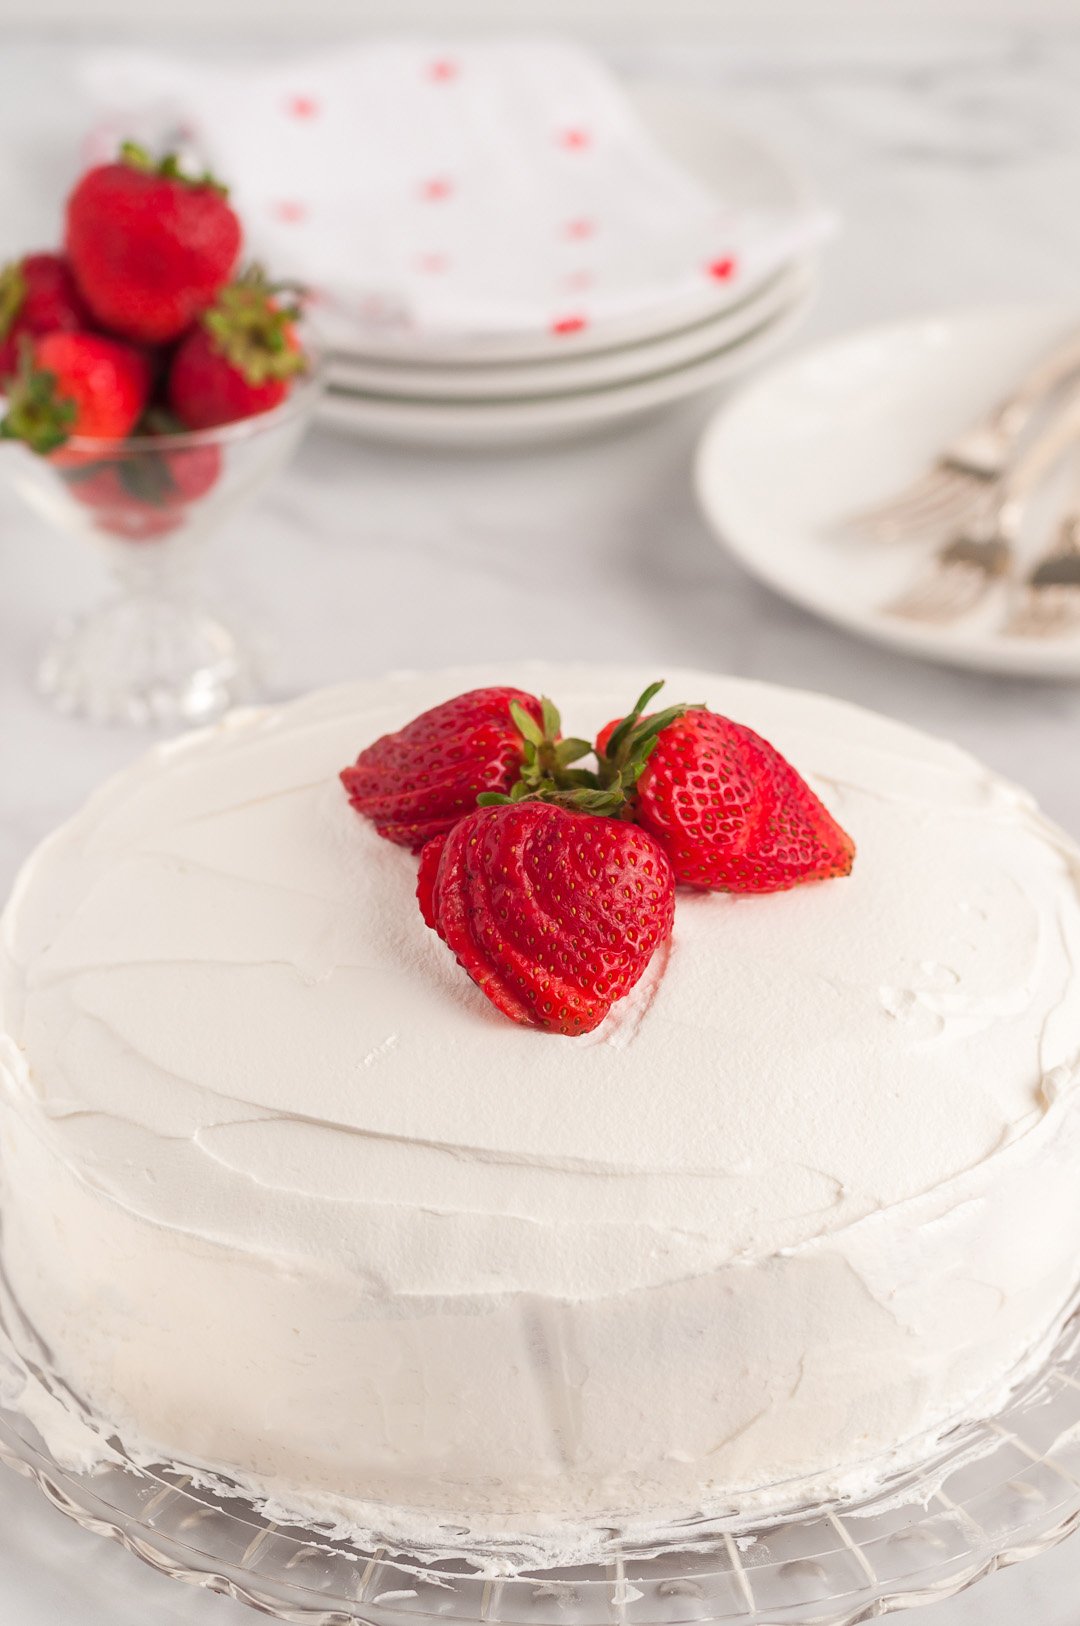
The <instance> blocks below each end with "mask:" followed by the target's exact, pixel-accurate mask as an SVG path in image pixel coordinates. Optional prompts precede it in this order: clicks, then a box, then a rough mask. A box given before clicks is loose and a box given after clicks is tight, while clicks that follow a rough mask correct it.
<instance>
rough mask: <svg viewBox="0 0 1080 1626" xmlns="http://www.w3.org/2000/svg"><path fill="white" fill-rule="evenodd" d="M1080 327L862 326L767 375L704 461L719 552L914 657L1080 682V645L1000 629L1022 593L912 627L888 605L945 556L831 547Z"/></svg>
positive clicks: (710, 437)
mask: <svg viewBox="0 0 1080 1626" xmlns="http://www.w3.org/2000/svg"><path fill="white" fill-rule="evenodd" d="M1075 323H1076V311H1075V309H1072V310H1064V309H1062V308H1060V307H1051V308H1047V307H1046V306H1042V305H1015V306H1012V305H1011V306H1004V307H1000V306H994V307H991V308H985V309H980V310H975V311H962V312H956V313H953V314H946V315H940V316H932V317H926V318H923V319H921V320H914V321H907V322H897V323H892V324H890V325H888V326H883V327H875V328H868V329H863V330H861V331H859V332H856V333H850V334H847V335H845V336H844V337H843V338H840V339H837V340H834V341H833V342H831V343H829V344H825V345H821V346H818V347H817V348H815V349H813V350H809V351H806V352H805V353H804V354H802V355H798V356H795V357H794V358H792V359H791V360H786V361H784V362H782V363H780V364H779V365H778V366H776V367H774V368H772V369H770V370H769V372H768V373H766V374H765V375H764V376H763V377H761V378H759V379H756V380H755V381H754V383H752V384H750V385H748V386H747V387H746V388H745V389H744V390H742V391H740V392H739V394H738V396H737V397H736V398H735V399H734V400H732V401H730V402H728V403H726V404H725V406H724V407H723V408H722V409H721V410H720V411H719V412H718V414H717V415H716V417H715V418H714V419H713V420H712V422H711V423H710V424H709V426H708V428H707V429H706V431H705V434H704V436H703V437H702V441H701V445H700V447H699V449H698V457H697V474H696V479H697V491H698V497H699V500H700V502H701V506H702V508H703V510H704V513H705V516H706V518H707V519H708V521H709V523H710V524H711V526H712V528H713V530H714V531H715V533H716V536H717V538H718V540H719V541H720V542H722V543H723V544H724V545H725V546H726V547H727V548H729V549H730V551H731V552H732V553H734V554H735V556H736V557H737V558H738V559H739V560H740V561H741V563H742V564H743V565H744V566H745V567H746V569H747V570H749V571H750V572H751V573H752V574H753V575H755V576H757V577H759V578H760V579H761V580H762V581H763V582H765V583H767V584H768V586H770V587H772V588H774V589H775V590H776V592H778V593H782V594H783V595H784V596H785V597H786V598H789V599H792V600H794V602H795V603H797V604H800V605H802V606H803V607H804V608H805V609H808V610H812V611H813V612H814V613H815V614H817V615H820V616H823V617H824V618H825V619H826V620H829V621H833V622H836V623H837V624H839V625H840V626H842V627H846V628H847V629H848V630H849V631H851V632H856V633H859V634H861V635H862V636H863V637H866V638H871V639H874V640H875V641H876V642H878V643H882V644H888V645H891V646H892V647H893V648H896V649H900V650H903V651H904V652H905V653H906V654H909V655H918V656H922V657H924V658H926V659H929V660H936V661H944V662H948V663H949V664H951V665H956V666H965V667H978V668H985V669H987V670H990V671H997V672H1011V673H1015V674H1017V675H1020V676H1031V677H1041V678H1074V679H1075V678H1080V635H1077V634H1075V633H1074V634H1073V635H1072V636H1064V637H1061V638H1056V639H1035V638H1023V637H1017V636H1010V635H1007V634H1006V633H1005V632H1004V631H1003V627H1004V623H1005V620H1006V614H1007V611H1008V609H1009V606H1010V598H1009V595H1010V594H1013V593H1015V592H1016V591H1017V589H1016V587H1015V586H1008V585H1003V586H1002V587H1000V588H998V589H997V590H995V591H994V592H993V593H991V594H990V595H989V596H988V598H987V599H986V600H985V601H984V602H983V604H982V605H981V606H980V607H979V608H978V610H977V611H975V612H973V613H972V614H970V615H968V616H966V617H964V618H963V619H961V620H959V621H957V622H955V623H953V624H952V625H950V626H931V625H926V624H923V623H920V622H915V621H909V620H904V619H901V618H899V617H897V616H893V615H890V614H888V613H887V612H886V611H885V610H884V609H883V605H884V604H886V603H887V602H888V601H889V600H890V599H891V598H893V597H894V596H895V595H896V594H898V593H900V592H901V591H902V590H903V589H904V588H906V587H908V586H910V585H911V584H912V583H913V582H914V581H916V580H917V579H918V578H919V577H920V576H921V574H922V573H923V571H925V569H926V568H927V566H928V565H929V563H930V561H931V557H932V554H933V552H934V544H933V543H928V542H926V541H925V540H919V539H908V540H903V541H900V542H895V541H893V542H867V541H861V540H859V541H855V540H849V539H847V538H842V537H840V536H838V535H837V534H836V533H837V526H838V522H839V521H840V520H842V519H843V518H844V517H846V516H847V515H849V514H851V513H853V512H856V511H858V510H859V509H862V508H864V507H866V506H867V505H869V504H871V503H876V502H879V501H882V500H884V499H885V498H887V497H888V496H889V495H890V494H891V493H893V492H896V491H900V490H902V489H903V488H904V487H905V486H906V485H907V484H908V483H909V482H910V481H912V480H913V479H914V478H915V477H916V476H917V475H918V474H919V473H921V472H922V471H923V470H924V469H925V468H926V467H927V465H928V464H929V463H930V462H931V461H932V459H933V457H934V456H935V454H936V453H937V452H938V451H939V450H940V449H941V447H942V446H943V445H944V444H945V443H946V442H947V441H948V440H949V439H950V438H951V437H952V436H953V435H954V434H956V433H957V432H959V431H960V430H961V429H964V428H966V427H967V426H968V425H969V424H970V423H973V422H974V421H975V420H976V419H977V418H978V417H979V416H980V415H981V414H982V413H983V412H985V411H986V410H987V409H988V408H989V407H991V406H992V405H993V404H994V402H995V401H996V400H998V399H999V398H1001V397H1002V396H1004V395H1005V394H1007V393H1008V391H1009V390H1010V389H1011V388H1012V386H1013V385H1014V384H1015V383H1016V381H1017V379H1018V378H1019V377H1020V375H1021V373H1022V372H1023V371H1024V369H1025V367H1027V366H1028V365H1029V364H1030V363H1031V362H1033V361H1035V360H1036V359H1037V358H1038V357H1039V356H1041V355H1044V354H1046V353H1047V352H1049V351H1051V350H1052V349H1053V348H1054V346H1055V344H1056V343H1057V342H1058V341H1059V340H1060V339H1062V338H1063V337H1064V336H1065V334H1066V333H1067V332H1069V331H1070V330H1071V329H1074V328H1075ZM1044 509H1045V505H1044ZM1049 518H1050V516H1049V515H1047V514H1046V513H1045V511H1044V512H1043V513H1041V514H1040V513H1038V512H1037V511H1033V513H1032V520H1033V522H1034V523H1033V524H1032V525H1030V526H1028V527H1027V528H1026V535H1025V537H1024V539H1023V544H1022V546H1023V552H1024V554H1025V555H1026V556H1028V557H1030V558H1034V557H1036V556H1037V555H1038V554H1039V553H1040V552H1042V551H1043V550H1045V548H1046V547H1047V546H1048V545H1049V543H1050V540H1051V537H1050V535H1049V534H1048V532H1047V525H1048V522H1049ZM1022 563H1023V561H1022Z"/></svg>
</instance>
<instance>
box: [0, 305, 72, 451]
mask: <svg viewBox="0 0 1080 1626" xmlns="http://www.w3.org/2000/svg"><path fill="white" fill-rule="evenodd" d="M7 408H8V409H7V413H6V414H5V416H4V419H3V421H2V422H0V436H2V437H3V438H4V439H5V440H22V441H25V442H26V444H27V446H29V447H30V450H31V451H34V452H38V453H40V454H42V455H44V454H45V453H46V452H54V451H55V450H56V448H57V447H58V446H62V445H63V444H64V442H65V441H66V440H67V439H68V436H69V435H70V434H71V429H72V425H73V424H74V422H75V419H76V417H77V416H78V408H77V407H76V405H75V402H74V401H72V400H69V399H68V398H67V397H66V396H63V395H61V394H60V389H59V382H58V380H57V377H56V374H55V373H51V372H48V371H47V370H46V369H45V368H38V367H35V365H34V346H33V343H32V341H31V340H30V338H29V336H28V335H23V338H22V341H21V343H20V345H19V370H18V372H17V373H16V375H15V377H14V379H13V380H12V382H11V387H10V389H9V390H8V398H7Z"/></svg>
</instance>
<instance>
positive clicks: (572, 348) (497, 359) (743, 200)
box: [330, 83, 821, 370]
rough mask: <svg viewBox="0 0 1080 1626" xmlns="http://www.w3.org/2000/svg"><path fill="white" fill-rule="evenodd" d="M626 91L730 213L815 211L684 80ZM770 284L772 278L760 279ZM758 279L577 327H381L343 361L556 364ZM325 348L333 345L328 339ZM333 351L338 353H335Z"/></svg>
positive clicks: (800, 178)
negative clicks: (494, 333)
mask: <svg viewBox="0 0 1080 1626" xmlns="http://www.w3.org/2000/svg"><path fill="white" fill-rule="evenodd" d="M626 89H627V93H628V95H629V97H630V99H631V101H632V102H633V104H634V106H635V107H636V109H637V111H638V113H639V115H640V117H641V118H642V120H643V122H644V123H645V125H646V126H647V128H648V129H649V131H650V132H651V134H652V135H653V136H654V138H655V139H656V140H657V141H658V142H659V144H660V145H661V146H662V147H663V148H664V149H665V151H666V152H668V153H669V154H670V155H671V156H672V157H673V158H675V159H677V160H678V161H679V162H680V163H681V164H682V165H683V166H684V168H685V169H687V170H689V171H690V173H691V174H693V175H695V176H696V177H697V178H698V179H699V180H700V181H703V182H704V183H705V185H706V186H708V187H709V188H710V189H711V190H712V191H713V192H715V193H716V195H717V196H718V197H720V198H722V199H723V200H724V201H725V203H727V204H729V205H730V206H731V207H732V209H733V210H737V211H743V210H760V211H762V212H766V211H768V212H770V213H771V212H775V213H778V214H781V215H784V214H787V215H791V216H793V217H794V216H798V215H806V214H809V213H813V212H815V211H819V210H820V207H821V206H820V203H819V201H818V199H817V196H816V194H815V192H814V189H813V187H812V185H811V184H810V182H809V180H808V179H807V178H806V177H805V176H804V175H803V174H802V172H801V171H799V170H798V169H797V168H795V167H793V166H792V165H790V164H789V163H788V162H787V160H786V159H784V158H781V157H779V156H778V155H777V154H775V153H774V152H773V151H772V150H771V149H770V148H769V147H768V146H767V145H766V144H765V143H763V142H762V141H761V140H759V138H758V137H757V136H755V135H754V134H753V133H752V132H750V131H748V130H743V129H740V128H739V126H738V125H734V124H731V123H729V122H728V120H727V119H725V118H724V116H723V115H722V113H720V112H719V111H718V107H717V99H716V97H715V96H711V95H708V94H706V93H705V92H703V91H702V92H696V91H694V90H692V89H690V88H688V87H686V86H680V87H678V88H676V87H673V86H672V85H653V84H647V83H646V84H633V83H632V84H629V85H628V86H627V87H626ZM768 280H769V281H771V280H772V279H771V278H770V279H768ZM763 286H764V284H762V283H758V284H757V285H754V284H746V283H740V282H732V283H730V284H727V283H719V282H717V283H715V284H713V285H711V286H708V287H706V288H705V289H704V290H703V292H702V294H701V295H700V296H695V298H693V299H692V300H682V301H679V302H677V303H674V304H672V305H671V306H670V307H669V309H668V310H666V311H665V312H664V313H662V314H661V315H660V316H656V315H654V316H646V317H642V316H634V317H629V316H628V317H626V318H625V319H622V320H619V321H608V322H604V323H598V324H597V326H596V327H595V328H592V329H589V328H586V329H585V330H583V331H582V332H580V333H567V334H561V335H558V336H553V335H551V334H547V333H537V334H514V335H507V336H506V337H485V338H484V339H483V340H478V339H476V338H463V339H461V340H460V341H456V340H451V339H447V338H446V337H440V338H437V339H436V338H432V337H431V336H430V335H420V334H416V333H409V332H407V331H402V330H400V329H398V330H387V332H386V334H385V335H381V334H371V335H370V336H365V340H364V344H363V346H362V347H360V346H359V345H357V346H354V345H353V344H352V343H350V344H349V346H348V355H349V359H350V360H355V361H357V362H364V363H370V362H383V363H386V364H388V365H390V366H392V367H393V368H394V369H395V370H396V369H397V368H407V367H411V366H417V367H422V368H431V367H435V368H440V369H441V368H443V367H448V368H457V367H462V368H468V367H490V366H492V365H500V364H506V365H508V366H519V365H521V364H523V363H525V362H538V361H549V362H552V363H556V362H559V363H562V362H565V361H568V360H570V359H573V358H578V357H581V356H587V355H593V354H595V353H597V352H602V351H607V350H611V349H613V348H616V347H620V346H622V345H630V344H639V343H641V342H642V341H644V340H650V339H655V338H659V337H663V336H667V335H671V334H674V333H677V332H679V331H680V330H681V329H683V328H686V327H689V326H692V325H694V324H695V323H698V322H703V321H708V320H711V319H715V318H717V317H719V316H721V315H723V314H724V313H725V312H730V311H734V310H735V309H737V308H739V307H741V306H742V305H743V304H744V303H745V301H746V300H747V299H748V298H751V297H752V296H754V295H756V294H758V293H760V292H761V290H762V287H763ZM330 348H334V346H333V344H331V345H330ZM339 354H343V352H342V351H340V350H339Z"/></svg>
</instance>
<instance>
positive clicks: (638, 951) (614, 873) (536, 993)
mask: <svg viewBox="0 0 1080 1626" xmlns="http://www.w3.org/2000/svg"><path fill="white" fill-rule="evenodd" d="M417 897H418V899H419V902H420V909H421V913H422V914H423V916H424V919H425V920H426V921H427V923H428V925H429V926H431V927H432V928H433V929H434V930H435V931H437V932H438V934H439V936H440V937H441V938H442V940H443V942H444V943H445V944H446V945H447V947H448V948H450V949H452V950H453V952H454V954H455V955H456V956H457V960H458V964H459V965H460V966H461V967H462V968H463V970H465V971H467V972H468V974H469V976H470V977H471V978H472V980H473V981H474V982H475V983H476V985H477V987H478V988H480V989H481V991H482V992H483V993H484V994H486V995H487V997H488V999H490V1000H491V1002H492V1004H493V1005H495V1006H496V1007H497V1008H498V1009H499V1010H500V1011H502V1013H503V1014H504V1016H509V1017H510V1018H511V1020H512V1021H514V1022H521V1023H524V1024H525V1025H526V1026H529V1027H539V1028H546V1029H547V1030H548V1031H549V1032H553V1033H564V1034H570V1035H573V1034H578V1033H588V1032H589V1031H590V1030H591V1029H592V1028H595V1027H596V1026H598V1024H599V1023H600V1022H602V1021H603V1019H604V1017H605V1016H606V1015H607V1013H608V1011H609V1010H610V1009H611V1007H612V1005H613V1004H614V1003H615V1001H616V1000H618V999H622V997H623V995H624V994H627V993H629V991H630V989H631V988H632V987H633V986H634V984H635V983H636V982H637V980H638V978H639V977H640V976H641V974H642V972H643V971H644V970H645V967H646V966H647V965H648V963H649V961H650V960H651V958H652V956H653V953H654V952H655V950H656V948H657V947H658V946H659V944H661V943H663V942H664V941H665V940H666V939H667V938H668V937H669V936H670V933H671V925H672V920H673V918H674V910H675V878H674V876H673V875H672V872H671V866H670V864H669V863H668V861H667V859H666V858H665V857H664V854H663V853H662V852H661V850H660V848H659V847H658V845H657V843H656V842H655V841H654V840H653V838H652V837H651V836H650V835H649V834H648V832H647V831H645V830H641V829H639V828H638V827H637V826H635V825H633V824H629V823H626V822H625V821H623V820H619V819H607V818H599V817H597V816H595V815H594V814H591V813H579V812H575V811H572V810H571V809H569V808H566V807H560V806H557V805H554V804H552V803H550V802H544V801H518V802H506V803H503V804H502V805H500V806H491V807H480V808H478V809H477V810H476V812H475V813H470V814H469V816H468V817H467V818H465V819H462V820H461V821H460V822H459V823H458V824H456V825H455V826H454V828H453V829H452V830H451V831H450V833H449V834H448V835H445V836H438V837H436V838H435V840H433V841H430V842H429V843H428V844H427V846H426V847H425V848H424V850H423V853H422V854H421V858H420V875H419V882H418V886H417Z"/></svg>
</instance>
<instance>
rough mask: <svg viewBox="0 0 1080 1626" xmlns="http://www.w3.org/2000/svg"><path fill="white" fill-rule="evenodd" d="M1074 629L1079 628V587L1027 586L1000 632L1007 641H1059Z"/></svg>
mask: <svg viewBox="0 0 1080 1626" xmlns="http://www.w3.org/2000/svg"><path fill="white" fill-rule="evenodd" d="M1074 629H1080V587H1067V588H1065V589H1063V590H1062V589H1058V590H1056V591H1055V590H1054V589H1053V588H1045V587H1043V588H1038V587H1028V588H1026V589H1025V592H1024V597H1023V599H1022V600H1021V603H1020V605H1019V606H1018V608H1017V609H1016V610H1015V611H1014V612H1013V614H1012V615H1011V616H1010V617H1009V619H1008V620H1007V621H1006V623H1005V625H1004V627H1003V628H1002V631H1003V633H1005V635H1006V636H1007V637H1010V638H1059V637H1061V636H1062V635H1063V634H1064V633H1069V632H1072V631H1073V630H1074Z"/></svg>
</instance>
